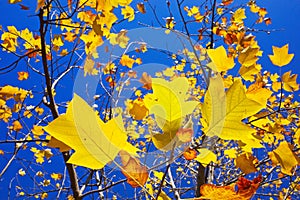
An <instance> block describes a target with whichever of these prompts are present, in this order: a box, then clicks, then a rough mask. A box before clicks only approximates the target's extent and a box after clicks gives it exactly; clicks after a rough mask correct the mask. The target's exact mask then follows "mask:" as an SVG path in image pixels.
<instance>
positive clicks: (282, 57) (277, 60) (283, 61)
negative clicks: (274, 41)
mask: <svg viewBox="0 0 300 200" xmlns="http://www.w3.org/2000/svg"><path fill="white" fill-rule="evenodd" d="M272 48H273V54H274V55H269V58H270V60H271V61H272V63H273V65H276V66H279V67H282V66H285V65H287V64H289V63H290V62H291V61H292V59H293V57H294V54H288V51H289V45H288V44H286V45H284V46H282V47H275V46H273V47H272Z"/></svg>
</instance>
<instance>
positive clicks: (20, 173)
mask: <svg viewBox="0 0 300 200" xmlns="http://www.w3.org/2000/svg"><path fill="white" fill-rule="evenodd" d="M18 173H19V175H20V176H25V175H26V172H25V171H24V169H23V168H21V169H19V171H18Z"/></svg>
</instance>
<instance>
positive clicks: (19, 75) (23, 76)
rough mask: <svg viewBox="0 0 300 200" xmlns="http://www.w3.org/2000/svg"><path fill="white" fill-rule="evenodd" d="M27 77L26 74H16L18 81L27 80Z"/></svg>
mask: <svg viewBox="0 0 300 200" xmlns="http://www.w3.org/2000/svg"><path fill="white" fill-rule="evenodd" d="M28 77H29V74H28V72H18V80H20V81H23V80H27V79H28Z"/></svg>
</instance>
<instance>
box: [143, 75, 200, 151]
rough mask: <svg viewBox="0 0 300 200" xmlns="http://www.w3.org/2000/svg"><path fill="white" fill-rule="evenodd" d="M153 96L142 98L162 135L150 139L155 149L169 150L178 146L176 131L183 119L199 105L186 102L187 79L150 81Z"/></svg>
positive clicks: (154, 79) (148, 95)
mask: <svg viewBox="0 0 300 200" xmlns="http://www.w3.org/2000/svg"><path fill="white" fill-rule="evenodd" d="M152 89H153V94H147V95H146V96H145V98H144V102H145V105H146V107H147V108H148V109H149V114H154V116H155V120H156V122H157V125H158V126H159V128H160V129H161V130H162V131H163V134H160V133H158V134H154V135H153V137H152V140H153V143H154V145H155V146H156V148H158V149H160V150H166V151H167V150H170V149H172V148H173V145H175V146H176V145H179V144H180V143H178V137H177V136H176V133H177V131H178V130H179V128H180V127H181V126H182V120H183V118H184V117H185V116H186V115H188V114H191V113H192V112H193V110H194V109H195V107H196V106H197V105H198V104H199V102H197V101H186V99H187V98H188V97H189V95H188V94H187V92H188V89H189V83H188V80H187V78H185V77H179V78H175V79H174V80H172V81H170V82H169V81H166V80H164V79H161V78H153V79H152Z"/></svg>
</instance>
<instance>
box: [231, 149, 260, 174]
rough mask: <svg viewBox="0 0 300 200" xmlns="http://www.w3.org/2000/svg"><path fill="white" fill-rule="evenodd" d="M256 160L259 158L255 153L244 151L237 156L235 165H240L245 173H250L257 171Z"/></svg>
mask: <svg viewBox="0 0 300 200" xmlns="http://www.w3.org/2000/svg"><path fill="white" fill-rule="evenodd" d="M256 160H257V158H256V157H254V156H253V155H251V154H247V153H244V154H242V155H239V156H238V157H237V158H236V160H235V166H236V167H239V168H240V169H241V170H242V172H244V173H245V174H250V173H252V172H256V171H257V169H256V167H255V164H254V163H255V161H256Z"/></svg>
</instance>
